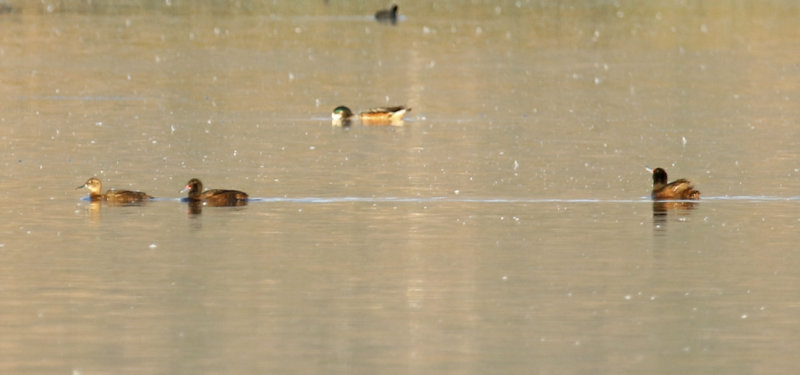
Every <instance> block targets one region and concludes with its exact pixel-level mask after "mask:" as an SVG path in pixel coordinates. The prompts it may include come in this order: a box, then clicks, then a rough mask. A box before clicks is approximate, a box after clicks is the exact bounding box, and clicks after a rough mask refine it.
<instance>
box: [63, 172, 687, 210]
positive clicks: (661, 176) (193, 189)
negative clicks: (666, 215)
mask: <svg viewBox="0 0 800 375" xmlns="http://www.w3.org/2000/svg"><path fill="white" fill-rule="evenodd" d="M648 171H650V172H651V173H653V192H652V193H651V194H650V196H651V197H652V198H653V200H698V199H700V192H699V191H697V190H695V188H694V186H692V183H691V182H689V180H686V179H684V178H681V179H678V180H675V181H672V182H667V171H665V170H664V169H662V168H656V169H652V170H651V169H648ZM82 188H87V189H89V197H90V198H91V200H92V201H93V202H95V201H107V202H112V203H121V204H126V203H137V202H144V201H148V200H150V199H153V197H151V196H149V195H147V194H146V193H143V192H140V191H129V190H114V189H111V190H109V191H107V192H106V193H105V194H103V193H102V190H103V183H102V182H100V180H99V179H98V178H96V177H92V178H90V179H89V180H87V181H86V183H85V184H83V185H81V186H78V187H77V189H82ZM187 191H188V192H189V194H188V197H189V202H191V203H202V204H205V205H208V206H240V205H243V204H246V203H247V198H248V196H247V193H245V192H243V191H238V190H228V189H210V190H206V191H203V183H202V182H200V180H198V179H196V178H193V179H191V180H189V182H188V183H187V184H186V187H185V188H184V189H183V190H181V192H187Z"/></svg>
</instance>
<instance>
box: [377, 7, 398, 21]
mask: <svg viewBox="0 0 800 375" xmlns="http://www.w3.org/2000/svg"><path fill="white" fill-rule="evenodd" d="M375 19H376V20H378V22H384V23H391V24H392V25H394V24H396V23H397V5H392V7H391V8H389V9H381V10H379V11H377V12H376V13H375Z"/></svg>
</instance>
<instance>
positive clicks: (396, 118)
mask: <svg viewBox="0 0 800 375" xmlns="http://www.w3.org/2000/svg"><path fill="white" fill-rule="evenodd" d="M410 110H411V108H409V107H406V106H402V105H399V106H393V107H378V108H371V109H368V110H366V111H364V112H361V113H360V114H359V118H360V119H361V123H362V124H364V125H403V116H404V115H405V114H406V112H408V111H410ZM352 117H353V111H351V110H350V108H347V107H346V106H343V105H340V106H338V107H336V108H334V109H333V113H331V119H332V121H333V124H334V125H340V126H341V125H344V124H346V123H349V121H350V119H351V118H352ZM345 126H346V125H345Z"/></svg>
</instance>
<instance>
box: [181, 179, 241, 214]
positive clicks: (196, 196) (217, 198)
mask: <svg viewBox="0 0 800 375" xmlns="http://www.w3.org/2000/svg"><path fill="white" fill-rule="evenodd" d="M187 191H188V192H189V202H190V203H201V202H202V203H203V204H205V205H206V206H218V207H221V206H244V205H246V204H247V197H248V196H247V193H245V192H243V191H238V190H226V189H209V190H206V191H203V183H202V182H200V180H198V179H196V178H193V179H191V180H189V182H188V183H187V184H186V187H185V188H184V189H183V190H181V192H182V193H183V192H187Z"/></svg>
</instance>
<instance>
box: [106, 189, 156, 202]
mask: <svg viewBox="0 0 800 375" xmlns="http://www.w3.org/2000/svg"><path fill="white" fill-rule="evenodd" d="M103 199H105V200H106V201H107V202H113V203H136V202H144V201H147V200H150V199H153V197H151V196H149V195H147V194H146V193H143V192H141V191H130V190H113V189H112V190H109V191H107V192H106V194H105V195H104V196H103Z"/></svg>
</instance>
